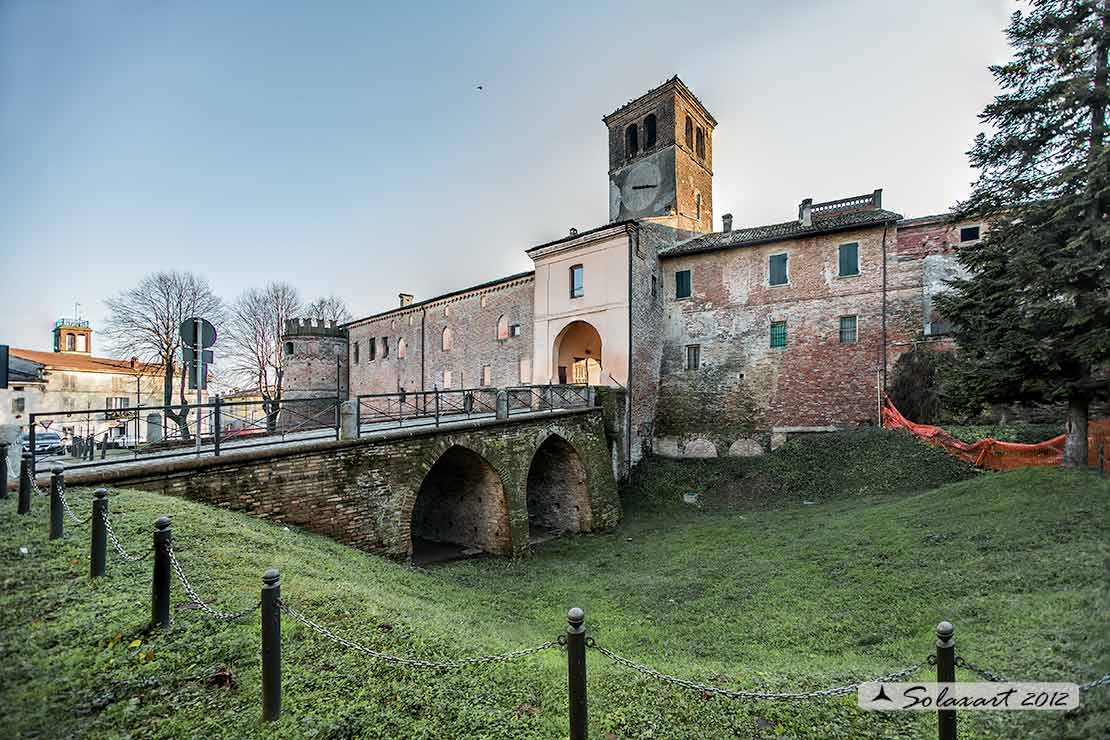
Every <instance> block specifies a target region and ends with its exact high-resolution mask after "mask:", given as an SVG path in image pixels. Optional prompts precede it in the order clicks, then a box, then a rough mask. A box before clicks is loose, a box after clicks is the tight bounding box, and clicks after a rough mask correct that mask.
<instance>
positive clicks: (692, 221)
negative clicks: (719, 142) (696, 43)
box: [602, 75, 717, 234]
mask: <svg viewBox="0 0 1110 740" xmlns="http://www.w3.org/2000/svg"><path fill="white" fill-rule="evenodd" d="M602 120H603V121H604V122H605V125H606V126H608V127H609V220H610V221H624V220H628V219H645V220H646V219H650V220H652V221H657V222H660V223H664V224H666V225H669V226H672V227H673V228H676V229H679V230H681V231H689V232H694V233H699V234H704V233H707V232H710V231H712V230H713V129H715V128H716V127H717V119H715V118H714V117H713V115H712V114H711V113H710V112H709V111H708V110H706V108H705V106H704V105H702V104H701V101H699V100H698V99H697V97H696V96H695V95H694V93H692V92H691V91H690V88H688V87H686V84H685V83H683V81H682V80H680V79H679V78H678V76H677V75H676V76H674V77H672V78H671V79H669V80H667V81H666V82H664V83H663V84H662V85H660V86H659V87H657V88H655V89H654V90H651V91H649V92H647V93H645V94H644V95H641V96H640V97H638V98H636V99H635V100H633V101H631V102H629V103H626V104H625V105H623V106H621V107H620V108H617V109H616V110H615V111H613V112H612V113H610V114H609V115H607V116H605V117H604V118H603V119H602Z"/></svg>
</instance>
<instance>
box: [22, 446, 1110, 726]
mask: <svg viewBox="0 0 1110 740" xmlns="http://www.w3.org/2000/svg"><path fill="white" fill-rule="evenodd" d="M890 439H893V440H894V441H893V442H890V444H893V445H901V444H902V440H901V439H900V438H897V437H894V436H893V435H891V436H890ZM809 442H810V441H809V440H802V441H800V442H798V443H793V444H792V445H790V446H789V449H785V450H783V451H781V454H776V455H772V456H770V457H769V458H767V459H765V460H759V461H744V464H743V465H741V464H739V463H733V462H731V461H709V462H699V463H696V464H692V465H684V464H682V463H666V462H662V461H655V462H653V463H652V464H651V465H650V467H649V468H648V470H650V471H654V472H649V473H647V474H644V475H642V476H641V477H640V478H639V480H638V481H637V488H638V498H637V499H635V500H633V499H629V501H628V506H627V511H626V517H625V521H624V523H623V524H622V525H621V526H620V528H619V529H617V530H616V531H614V532H612V533H609V534H602V535H586V536H579V537H568V538H564V539H561V540H558V541H555V542H552V543H550V544H549V545H548V546H545V547H544V548H542V549H541V550H540V551H539V552H538V553H537V554H536V556H535V557H533V558H531V559H529V560H526V561H518V562H512V561H508V560H492V559H491V560H472V561H467V562H461V563H456V564H453V565H449V566H444V567H438V568H433V569H430V570H427V571H420V570H414V569H410V568H408V567H406V566H404V565H400V564H397V563H394V562H390V561H388V560H383V559H381V558H377V557H374V556H371V555H367V554H364V553H360V552H357V551H354V550H351V549H349V548H346V547H343V546H341V545H338V544H335V543H332V542H330V541H328V540H325V539H322V538H320V537H316V536H313V535H310V534H307V533H304V532H300V531H297V530H285V529H283V528H282V527H280V526H275V525H272V524H268V523H266V522H262V521H258V520H254V519H250V518H247V517H244V516H241V515H238V514H235V513H231V512H227V511H223V510H216V509H212V508H209V507H205V506H202V505H199V504H194V503H190V502H187V501H182V500H178V499H169V498H164V497H160V496H157V495H154V494H149V493H140V492H132V491H123V492H117V493H115V494H114V495H113V499H112V508H113V521H114V522H116V529H117V531H118V532H119V533H120V535H121V537H122V538H123V539H124V541H125V542H127V543H129V544H132V545H134V546H138V545H139V544H140V543H142V542H145V541H146V540H147V539H148V538H149V532H150V529H151V523H152V522H153V520H154V519H155V518H156V517H157V516H158V515H160V514H163V513H170V514H172V515H173V516H174V533H175V542H176V543H177V544H176V546H175V550H176V552H177V554H178V556H179V558H180V560H181V561H182V563H183V565H184V566H185V568H186V570H187V572H188V573H189V574H190V576H191V578H192V580H193V583H194V585H195V586H196V587H197V589H198V590H199V591H200V592H201V593H202V595H206V596H207V597H209V598H210V600H211V601H212V602H213V603H214V605H215V606H217V607H218V608H226V609H237V608H239V607H241V606H243V605H246V604H249V603H250V602H251V601H254V600H257V598H258V591H259V587H260V585H261V580H260V579H261V575H262V573H263V571H264V570H265V569H266V568H268V567H270V566H271V565H272V566H276V567H278V568H280V569H281V570H282V573H283V579H282V580H283V595H284V597H285V598H286V599H287V600H288V601H289V602H290V603H292V604H293V605H294V606H297V607H300V608H301V609H302V610H303V611H305V612H306V613H308V614H309V615H312V616H314V617H316V618H317V619H318V620H319V621H321V622H323V623H325V624H326V625H328V626H330V627H332V628H333V629H335V630H336V631H337V632H339V633H340V634H343V635H344V636H347V637H350V638H352V639H355V640H358V641H361V642H363V643H365V644H367V645H369V646H372V647H374V648H377V649H380V650H386V651H391V652H394V653H398V654H403V655H412V656H422V657H429V656H436V657H453V656H462V655H470V654H475V653H494V652H501V651H506V650H511V649H515V648H518V647H524V646H528V645H532V644H536V643H539V642H542V641H546V640H550V639H553V638H554V637H555V636H556V635H558V634H560V633H561V631H562V630H563V628H564V626H565V621H564V619H565V612H566V609H567V608H568V607H569V606H572V605H578V606H581V607H583V608H584V609H586V612H587V624H588V627H589V629H590V631H591V634H592V635H593V636H594V637H596V639H597V640H598V641H599V642H600V643H602V644H604V645H606V646H608V647H609V648H611V649H613V650H615V651H617V652H619V653H621V654H623V655H626V656H628V657H631V658H633V659H636V660H639V661H642V662H647V663H650V664H651V665H653V666H654V667H656V668H658V669H660V670H663V671H667V672H670V673H674V674H677V675H680V676H684V677H690V678H694V679H697V680H702V681H712V682H717V683H721V684H723V685H727V686H731V687H736V688H766V689H771V690H804V689H810V688H823V687H826V686H833V685H838V684H843V683H848V682H852V681H854V680H858V679H862V678H869V677H873V676H877V675H879V674H882V673H885V672H887V671H889V670H892V669H896V668H900V667H902V666H904V665H906V664H909V663H913V662H916V661H919V660H922V659H923V658H924V657H925V655H926V654H927V653H929V652H930V651H931V650H932V642H933V628H934V626H935V625H936V623H937V622H938V621H940V620H942V619H948V620H951V621H952V622H953V623H954V624H955V625H956V629H957V640H958V652H959V653H961V654H964V655H966V656H967V658H968V659H969V660H972V661H973V662H976V663H980V664H982V665H985V666H988V667H990V668H993V669H996V670H998V671H1000V672H1002V673H1004V674H1006V675H1007V676H1010V677H1013V678H1020V679H1027V680H1062V681H1072V680H1087V679H1090V678H1092V677H1095V676H1098V675H1102V674H1104V673H1108V672H1110V621H1108V617H1107V615H1108V614H1110V602H1108V599H1107V592H1106V582H1107V565H1108V563H1110V482H1108V481H1105V480H1101V479H1099V478H1097V477H1095V476H1093V475H1091V474H1087V473H1082V472H1068V471H1064V470H1055V469H1039V470H1021V471H1015V472H1011V473H1005V474H989V475H983V474H971V473H969V472H968V471H967V470H966V469H962V468H957V469H955V473H954V475H955V477H966V476H968V475H973V477H972V478H971V479H969V480H964V481H961V482H956V483H952V484H950V485H947V486H944V487H942V488H940V489H936V490H932V491H928V492H913V491H915V490H917V491H920V486H919V485H915V484H913V483H912V482H910V481H906V480H903V481H902V483H901V484H899V485H904V490H902V491H898V490H896V489H897V487H898V486H895V485H893V484H891V483H889V482H888V479H892V480H893V479H896V478H897V476H899V475H902V473H900V472H899V471H900V470H902V469H903V468H904V469H906V470H910V471H914V470H917V471H918V472H922V473H924V472H926V471H927V470H933V468H932V466H931V465H928V464H926V462H923V460H925V461H927V460H929V459H932V460H933V461H934V462H935V463H936V464H937V465H944V464H947V463H946V460H941V459H939V458H922V459H921V460H916V461H913V460H911V461H900V460H898V459H887V460H885V461H880V462H879V463H874V464H872V465H870V466H868V467H867V472H866V475H864V474H863V473H860V472H858V471H857V473H855V474H854V475H856V478H855V479H854V480H848V479H846V478H841V477H837V476H835V475H832V474H831V473H830V474H825V473H823V472H822V471H825V470H826V469H827V468H828V467H829V466H830V465H831V464H832V463H833V462H834V461H832V460H830V459H829V456H830V454H836V455H839V454H841V453H842V451H843V449H845V447H843V445H848V446H849V447H851V446H852V445H857V444H858V445H865V446H866V445H872V446H874V445H879V446H880V447H881V446H882V445H883V444H885V442H884V441H883V440H881V439H879V440H876V439H870V440H869V439H866V438H864V437H852V435H847V436H846V437H845V438H844V439H842V440H841V441H840V442H836V441H835V440H834V441H831V442H830V441H828V440H824V441H819V442H816V445H817V447H814V446H813V445H812V444H809ZM822 445H826V446H825V447H824V450H825V452H824V453H819V452H816V451H815V450H820V449H822V447H821V446H822ZM915 448H920V449H924V450H928V448H925V447H924V446H920V445H916V446H915ZM892 449H893V448H892ZM888 452H889V450H888ZM928 452H929V453H931V452H933V451H932V450H928ZM791 456H793V458H792V457H791ZM791 460H793V462H791ZM805 460H809V461H810V463H811V464H813V465H815V466H816V467H815V469H814V472H813V476H811V477H814V478H817V479H818V481H819V482H817V483H811V482H809V481H808V480H807V478H806V476H795V477H793V478H791V480H792V481H793V482H791V483H789V484H788V485H787V484H781V487H780V488H779V489H777V490H779V491H780V493H781V494H782V497H781V499H780V500H775V499H774V498H773V497H771V493H773V491H772V489H771V488H769V487H768V486H770V484H768V483H766V474H767V471H768V470H770V471H774V470H777V469H778V468H777V467H776V466H784V465H787V463H789V464H790V467H791V468H792V469H793V468H794V466H796V465H797V464H799V463H801V462H804V461H805ZM844 462H845V463H846V464H854V463H851V461H844ZM834 467H835V466H834ZM713 471H717V472H716V474H715V475H711V473H712V472H713ZM949 472H952V471H949ZM947 474H948V473H945V475H947ZM744 481H749V482H751V481H755V482H761V481H762V482H761V483H760V485H762V486H763V487H762V488H758V490H759V491H760V493H759V495H752V496H748V495H747V494H746V493H745V491H746V490H747V488H745V485H746V484H744ZM820 481H824V482H823V483H821V482H820ZM861 487H862V489H863V490H862V492H861V490H860V489H861ZM752 488H753V490H754V489H755V488H756V486H754V484H753V487H752ZM692 491H697V492H699V493H700V494H702V496H703V500H704V501H706V502H707V505H706V506H705V507H704V508H697V507H692V506H688V505H685V504H683V503H681V496H682V494H683V493H686V492H692ZM738 492H739V493H738ZM72 497H73V498H75V499H77V504H76V507H77V509H78V511H79V513H81V514H82V515H84V513H85V512H87V511H88V507H89V500H88V495H87V494H86V493H81V494H79V495H78V494H77V493H76V492H74V494H72ZM803 497H804V499H805V500H815V501H817V503H816V504H814V505H803V504H800V503H798V501H799V500H800V499H801V498H803ZM46 528H47V527H46V502H45V500H44V499H36V500H35V511H34V512H33V513H32V515H31V516H27V517H19V516H16V514H15V502H14V500H11V499H9V500H7V501H0V542H2V543H3V545H2V546H0V635H2V637H0V707H3V719H2V720H0V726H2V728H3V732H2V733H0V734H3V735H5V736H17V737H18V736H26V737H44V738H45V737H68V736H85V737H121V736H122V737H135V738H139V737H143V738H146V737H164V738H171V737H172V738H177V737H219V738H244V737H278V738H292V737H328V738H346V737H366V738H378V737H381V738H386V737H402V738H454V737H491V738H552V737H555V738H557V737H564V736H565V735H566V698H565V685H566V683H565V682H566V677H565V658H564V656H563V655H562V654H561V653H559V652H549V653H546V654H544V655H542V656H539V657H535V658H529V659H525V660H521V661H518V662H514V663H511V664H507V665H500V666H487V667H478V668H473V669H467V670H464V671H461V672H454V673H428V672H421V671H418V670H415V669H406V668H395V667H393V666H390V665H386V664H381V663H376V662H374V661H372V660H370V659H368V658H365V657H363V656H361V655H359V654H356V653H353V652H350V651H345V650H343V649H342V648H340V647H338V646H335V645H332V644H330V643H328V642H325V641H323V640H322V639H320V638H318V637H317V636H315V635H313V634H310V633H308V632H307V631H306V630H304V629H302V628H301V627H299V625H296V624H295V623H293V622H292V621H291V620H289V619H288V618H286V619H285V620H284V621H283V625H282V628H283V651H284V681H285V684H284V685H285V702H284V715H283V717H282V719H281V720H280V721H279V722H278V723H276V724H275V725H273V726H264V725H262V724H261V723H260V722H259V711H260V683H259V681H260V678H259V668H260V664H259V626H258V621H257V619H252V620H250V621H248V622H246V623H244V624H230V625H229V624H224V623H217V622H212V621H209V620H207V619H205V618H204V617H203V616H202V615H201V614H200V613H198V612H196V611H194V610H178V609H177V607H178V606H180V605H181V604H182V602H183V601H184V597H183V595H182V593H181V591H180V589H178V588H177V584H176V583H175V584H174V589H175V590H174V596H173V603H174V606H175V623H174V626H173V628H172V629H171V630H170V631H168V632H166V633H161V632H152V633H149V632H148V631H147V629H146V625H147V621H148V619H149V610H150V604H149V599H150V564H149V562H145V563H142V564H137V565H122V564H120V563H119V562H118V561H115V560H110V562H109V575H108V577H107V578H105V579H103V580H100V581H97V582H95V583H93V582H90V581H89V579H88V578H87V576H86V574H87V570H88V562H87V542H86V541H87V532H86V531H84V530H82V531H79V532H78V531H74V532H72V533H71V534H70V535H69V536H68V537H67V538H66V539H65V540H63V541H59V542H49V541H47V540H46V536H45V534H46ZM21 545H22V546H26V547H28V548H29V554H28V555H26V556H21V555H20V554H19V547H20V546H21ZM135 641H141V642H140V644H135ZM222 671H229V672H230V674H231V675H232V676H233V681H232V684H231V685H230V686H225V685H222V684H223V682H222V681H220V680H218V679H217V678H216V676H217V675H218V674H220V672H222ZM589 671H590V675H589V692H590V727H591V735H592V736H594V737H599V738H603V737H606V736H607V733H612V734H613V735H614V736H615V737H618V738H724V737H744V738H748V737H752V736H753V735H754V734H755V728H756V723H757V722H759V723H760V727H763V728H765V729H764V730H763V731H762V732H763V733H764V735H766V736H774V735H775V734H781V735H784V736H788V737H799V738H830V737H832V738H860V737H889V738H903V737H935V733H936V729H935V718H934V717H933V716H932V715H929V714H910V713H905V714H898V715H892V714H878V713H864V712H862V711H859V710H858V709H857V708H856V706H855V697H854V695H853V696H849V697H844V698H840V699H835V700H827V701H818V702H811V703H806V704H785V703H766V702H749V703H738V702H730V701H727V700H721V699H706V698H704V697H702V696H700V695H698V694H693V693H690V692H684V691H680V690H677V689H671V688H669V687H666V686H662V685H660V684H657V683H653V682H650V681H648V680H647V679H643V678H641V677H640V676H638V675H637V674H633V673H629V672H628V671H626V670H624V669H621V668H619V667H617V666H614V665H611V664H608V663H606V661H605V659H604V657H603V656H601V655H599V654H597V653H596V652H591V653H590V655H589ZM920 675H921V677H922V678H925V677H926V676H927V675H928V674H927V673H922V674H920ZM961 677H962V678H963V679H965V680H970V679H971V678H972V676H970V674H963V673H961ZM960 722H961V738H967V737H991V738H1012V737H1052V738H1056V737H1060V738H1065V737H1067V738H1072V737H1074V738H1084V737H1104V736H1105V735H1106V733H1107V732H1108V731H1110V689H1107V688H1103V689H1100V690H1098V691H1097V692H1093V693H1091V694H1088V695H1086V697H1085V700H1084V705H1083V706H1082V707H1081V708H1080V709H1079V710H1078V711H1076V712H1073V713H1069V714H1067V715H1058V714H1051V713H1025V712H1007V713H1001V712H1000V713H986V712H981V713H970V712H968V713H962V714H961V719H960Z"/></svg>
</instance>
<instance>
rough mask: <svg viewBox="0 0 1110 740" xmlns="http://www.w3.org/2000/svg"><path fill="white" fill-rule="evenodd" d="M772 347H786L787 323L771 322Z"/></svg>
mask: <svg viewBox="0 0 1110 740" xmlns="http://www.w3.org/2000/svg"><path fill="white" fill-rule="evenodd" d="M771 346H772V347H785V346H786V322H785V321H772V322H771Z"/></svg>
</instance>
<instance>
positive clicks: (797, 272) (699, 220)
mask: <svg viewBox="0 0 1110 740" xmlns="http://www.w3.org/2000/svg"><path fill="white" fill-rule="evenodd" d="M603 121H604V122H605V124H606V126H607V127H608V130H609V223H607V224H605V225H602V226H598V227H596V228H593V229H589V230H586V231H581V232H579V231H576V230H574V229H572V230H571V232H570V233H569V234H568V235H567V236H565V237H563V238H561V239H557V240H555V241H551V242H547V243H545V244H539V245H536V246H534V247H532V248H530V249H528V250H527V254H528V256H529V257H530V258H531V259H532V261H533V263H534V266H535V269H534V270H532V271H530V272H526V273H520V274H516V275H510V276H508V277H504V278H501V279H498V280H492V281H490V282H487V283H482V284H481V285H475V286H472V287H469V288H463V289H460V290H456V291H452V292H450V293H446V294H444V295H440V296H436V297H434V298H428V299H426V300H421V301H414V300H413V296H411V295H409V294H404V293H402V294H400V295H399V305H398V306H397V307H395V308H393V309H390V310H388V311H383V312H380V313H376V314H373V315H371V316H367V317H365V318H360V319H357V320H355V321H351V322H349V323H348V324H346V325H345V326H344V327H341V329H344V328H345V330H346V331H345V332H342V331H340V332H336V331H335V330H334V329H331V328H329V327H323V326H320V327H317V328H316V329H314V328H313V326H312V325H308V326H306V325H305V324H304V323H303V322H297V323H296V328H295V330H291V333H290V334H289V336H287V337H286V338H285V340H286V351H287V353H288V355H289V357H288V358H287V360H288V367H289V368H290V369H289V370H288V373H289V375H288V377H289V379H290V380H289V384H288V386H287V387H288V388H289V390H290V392H291V393H292V394H293V395H301V396H304V395H306V394H307V395H311V393H312V392H313V391H314V390H317V389H316V388H315V386H316V385H322V383H323V380H321V381H320V383H317V382H316V381H314V380H310V379H311V378H312V377H314V372H313V370H312V363H316V369H317V370H321V369H323V368H324V367H326V368H328V373H330V374H327V373H325V375H327V377H328V378H331V379H332V380H330V381H329V387H331V386H334V385H335V382H336V381H335V380H334V378H335V368H336V367H337V365H336V362H337V361H336V359H335V355H336V353H338V354H339V355H341V359H340V361H339V363H340V365H341V366H342V368H341V369H342V372H343V374H344V377H343V378H342V380H341V381H340V385H341V386H343V390H344V395H347V394H349V397H352V398H353V397H354V396H357V395H360V394H369V393H394V392H398V391H400V390H402V389H404V390H406V391H414V390H429V391H430V390H432V389H433V388H440V389H445V388H452V389H458V388H476V387H485V386H494V387H506V386H516V385H526V384H548V383H589V384H591V385H600V386H613V387H616V388H622V389H624V392H625V394H626V395H625V402H624V414H625V422H626V425H627V426H626V428H627V431H628V434H627V435H626V440H627V449H626V450H624V451H622V452H624V454H625V455H626V456H627V457H626V461H625V462H626V463H629V464H634V463H635V462H636V461H637V460H639V459H640V458H641V457H642V456H643V455H644V454H645V453H648V452H652V451H654V452H655V453H657V454H662V455H668V456H676V457H709V456H716V455H753V454H759V453H760V452H762V451H764V450H766V449H768V448H771V447H775V446H777V445H779V444H781V442H782V441H784V440H785V439H786V438H787V436H788V435H790V434H795V433H805V432H814V431H826V430H832V429H837V428H843V427H845V426H855V425H860V424H875V423H877V422H878V420H879V418H880V401H881V398H882V394H883V391H884V388H885V386H886V384H887V382H888V379H889V376H890V369H891V367H892V366H893V363H894V362H895V360H897V358H898V356H899V355H900V354H902V353H903V352H906V351H907V350H909V349H911V348H912V347H913V345H914V344H915V343H916V342H919V341H926V342H941V343H946V342H948V341H949V340H948V339H946V336H945V334H946V330H947V326H946V324H945V323H944V321H943V320H942V319H941V317H939V316H938V315H936V314H935V312H934V311H933V308H932V303H933V296H934V295H935V294H936V292H937V291H938V290H940V289H942V288H943V281H944V280H945V279H946V278H949V277H951V276H952V275H954V274H958V273H959V271H960V268H959V265H958V263H957V262H956V260H955V257H954V250H955V249H956V248H957V247H958V246H959V245H961V244H969V243H974V242H976V241H978V239H979V238H980V235H981V233H982V230H983V229H985V228H986V227H985V225H984V224H979V223H953V222H951V221H950V220H949V219H948V217H947V216H945V215H937V216H926V217H923V218H912V219H907V218H904V217H903V216H902V215H901V214H899V213H895V212H893V211H891V210H887V209H885V208H884V207H883V202H882V191H881V190H875V191H874V192H872V193H867V194H864V195H859V196H854V197H848V198H840V199H837V200H831V201H827V202H819V203H814V202H813V200H812V199H811V198H806V199H804V200H802V201H801V204H800V205H799V206H798V208H797V216H796V218H793V219H791V220H789V221H784V222H782V223H775V224H768V225H763V226H751V227H744V228H733V223H732V216H731V215H730V214H725V215H724V216H722V218H721V229H720V230H718V231H715V230H714V217H713V187H712V185H713V130H714V128H715V127H716V120H715V119H714V118H713V116H712V114H710V112H709V111H708V109H706V107H705V106H704V105H703V104H702V103H701V102H700V101H699V100H698V98H697V97H696V96H695V95H694V94H693V93H692V92H691V91H690V89H689V88H688V87H687V86H686V85H685V84H684V83H683V82H682V80H680V79H679V78H678V77H673V78H671V79H670V80H667V81H666V82H664V83H663V84H662V85H660V86H659V87H657V88H655V89H653V90H651V91H649V92H648V93H646V94H644V95H642V96H640V97H638V98H636V99H635V100H633V101H631V102H629V103H627V104H625V105H623V106H621V107H620V108H618V109H617V110H615V111H613V112H612V113H610V114H609V115H607V116H605V117H604V119H603ZM316 333H318V334H319V335H320V336H318V337H317V336H315V334H316ZM344 335H345V341H344ZM323 377H324V376H323V375H321V378H323ZM302 378H303V379H306V380H305V384H306V387H304V388H301V387H299V386H298V385H297V382H298V379H302ZM318 380H319V379H318ZM308 385H312V386H313V387H312V388H309V387H307V386H308ZM348 389H349V390H348Z"/></svg>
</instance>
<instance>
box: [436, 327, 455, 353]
mask: <svg viewBox="0 0 1110 740" xmlns="http://www.w3.org/2000/svg"><path fill="white" fill-rule="evenodd" d="M454 339H455V338H454V336H453V335H452V334H451V327H449V326H445V327H443V341H442V343H441V344H440V346H441V347H442V348H443V351H444V352H450V351H451V345H453V344H454V343H455V342H454Z"/></svg>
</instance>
